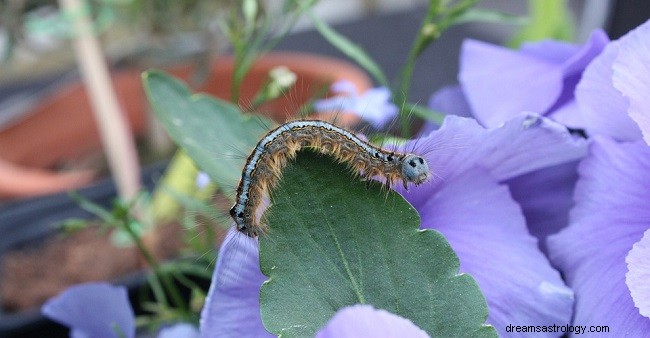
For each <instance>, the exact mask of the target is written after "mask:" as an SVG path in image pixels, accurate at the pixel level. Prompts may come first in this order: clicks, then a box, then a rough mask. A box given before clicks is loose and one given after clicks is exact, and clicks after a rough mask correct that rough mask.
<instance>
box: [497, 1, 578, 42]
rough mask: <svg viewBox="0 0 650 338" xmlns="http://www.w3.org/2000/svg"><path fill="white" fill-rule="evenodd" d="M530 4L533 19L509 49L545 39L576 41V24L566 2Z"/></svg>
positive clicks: (532, 2)
mask: <svg viewBox="0 0 650 338" xmlns="http://www.w3.org/2000/svg"><path fill="white" fill-rule="evenodd" d="M528 4H529V7H530V10H529V11H530V16H531V19H530V21H529V23H528V24H527V25H526V26H525V27H523V28H522V29H521V31H520V32H519V33H518V34H517V35H516V36H515V37H514V38H513V39H512V40H511V41H509V42H508V46H509V47H512V48H517V47H519V46H520V45H521V44H522V43H524V42H529V41H539V40H544V39H555V40H566V41H573V40H574V39H575V35H576V33H575V23H574V21H573V18H572V17H571V11H570V10H569V8H568V5H567V2H566V1H565V0H528Z"/></svg>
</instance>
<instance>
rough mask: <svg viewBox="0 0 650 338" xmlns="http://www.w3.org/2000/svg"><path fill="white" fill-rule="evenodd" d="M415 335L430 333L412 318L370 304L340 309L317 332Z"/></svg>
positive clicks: (327, 336) (323, 337) (345, 336)
mask: <svg viewBox="0 0 650 338" xmlns="http://www.w3.org/2000/svg"><path fill="white" fill-rule="evenodd" d="M339 337H340V338H355V337H385V338H390V337H395V338H397V337H413V338H426V337H429V335H427V334H426V332H424V331H422V329H420V328H419V327H417V326H415V324H413V323H412V322H411V321H410V320H408V319H406V318H402V317H400V316H398V315H395V314H392V313H390V312H388V311H386V310H377V309H375V308H373V307H372V306H370V305H353V306H348V307H344V308H342V309H340V310H339V311H338V312H336V314H335V315H334V317H332V319H330V321H329V322H328V323H327V324H326V325H325V327H324V328H322V329H321V330H320V331H318V333H317V334H316V338H339Z"/></svg>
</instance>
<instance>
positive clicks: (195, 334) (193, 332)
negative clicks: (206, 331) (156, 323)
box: [158, 323, 200, 338]
mask: <svg viewBox="0 0 650 338" xmlns="http://www.w3.org/2000/svg"><path fill="white" fill-rule="evenodd" d="M199 337H200V335H199V330H197V329H196V326H194V325H192V324H188V323H180V324H175V325H172V326H170V327H166V328H164V329H162V330H160V333H158V338H199Z"/></svg>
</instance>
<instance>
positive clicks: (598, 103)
mask: <svg viewBox="0 0 650 338" xmlns="http://www.w3.org/2000/svg"><path fill="white" fill-rule="evenodd" d="M619 44H620V40H619V41H614V42H612V43H610V44H609V45H607V47H605V50H604V51H603V52H602V53H601V54H600V55H599V56H598V57H596V58H595V59H594V60H593V61H592V62H591V63H590V64H589V66H587V68H586V69H585V71H584V73H583V74H582V79H581V80H580V83H578V86H577V87H576V92H575V96H576V101H577V102H578V106H579V107H580V111H581V114H582V116H583V119H584V121H585V124H586V129H587V132H588V133H589V134H590V135H606V136H610V137H612V138H614V139H616V140H619V141H634V140H638V139H639V138H641V130H640V129H639V127H638V126H637V125H636V124H635V123H634V121H633V120H632V119H630V117H629V116H628V115H627V109H628V105H629V104H628V102H627V100H626V99H625V98H624V97H623V95H621V93H620V92H619V91H617V90H616V89H615V88H614V86H613V84H612V75H613V70H612V65H613V64H614V60H615V58H616V56H617V55H618V53H619Z"/></svg>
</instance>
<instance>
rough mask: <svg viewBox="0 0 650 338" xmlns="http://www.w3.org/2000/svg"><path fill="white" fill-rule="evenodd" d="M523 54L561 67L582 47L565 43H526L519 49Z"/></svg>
mask: <svg viewBox="0 0 650 338" xmlns="http://www.w3.org/2000/svg"><path fill="white" fill-rule="evenodd" d="M519 50H520V52H521V53H524V54H528V55H530V56H534V57H536V58H539V59H544V60H546V61H548V62H549V63H553V64H556V65H561V64H563V63H565V62H567V61H568V60H569V59H570V58H571V57H572V56H573V55H575V54H576V53H578V52H579V51H580V47H579V46H577V45H575V44H572V43H569V42H565V41H557V40H542V41H536V42H525V43H523V44H522V45H521V48H520V49H519Z"/></svg>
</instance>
